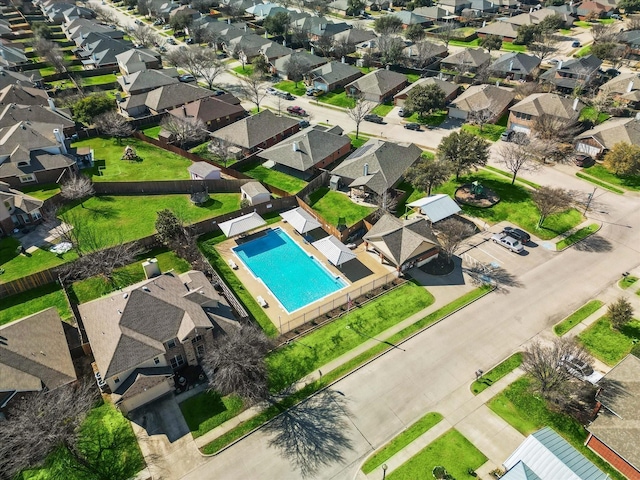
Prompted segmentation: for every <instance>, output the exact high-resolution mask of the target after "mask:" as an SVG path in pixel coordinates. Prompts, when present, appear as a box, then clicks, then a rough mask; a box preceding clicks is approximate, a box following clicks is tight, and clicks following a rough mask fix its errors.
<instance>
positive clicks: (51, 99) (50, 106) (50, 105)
mask: <svg viewBox="0 0 640 480" xmlns="http://www.w3.org/2000/svg"><path fill="white" fill-rule="evenodd" d="M47 102H49V108H50V109H51V110H53V111H54V112H55V111H56V104H55V102H54V101H53V98H51V97H49V98H47Z"/></svg>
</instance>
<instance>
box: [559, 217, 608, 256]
mask: <svg viewBox="0 0 640 480" xmlns="http://www.w3.org/2000/svg"><path fill="white" fill-rule="evenodd" d="M595 223H596V222H592V223H590V224H589V225H593V224H595ZM589 225H586V226H585V227H582V228H586V227H588V226H589ZM579 230H581V229H580V228H578V229H577V230H576V232H577V231H579ZM600 230H602V222H600V225H599V226H598V229H597V230H596V231H595V232H593V233H590V234H589V235H587V236H586V237H584V238H581V239H580V240H578V241H577V242H574V243H572V244H571V245H567V246H566V247H564V248H563V249H561V250H558V249H557V248H556V252H558V253H560V252H564V251H565V250H567V249H569V248H571V247H573V246H575V245H577V244H579V243H581V242H584V241H585V240H586V239H587V238H589V237H591V236H592V235H595V234H596V233H598V232H599V231H600ZM574 233H575V232H574ZM569 236H571V234H569V235H567V237H569ZM567 237H565V238H567ZM563 240H564V239H563ZM561 241H562V240H558V241H557V242H556V247H557V246H558V243H559V242H561Z"/></svg>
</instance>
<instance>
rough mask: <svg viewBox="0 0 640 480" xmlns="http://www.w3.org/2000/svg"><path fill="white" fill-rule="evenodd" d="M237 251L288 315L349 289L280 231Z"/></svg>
mask: <svg viewBox="0 0 640 480" xmlns="http://www.w3.org/2000/svg"><path fill="white" fill-rule="evenodd" d="M233 251H234V252H235V253H236V255H238V257H240V259H241V260H242V261H243V262H244V264H245V265H246V266H247V268H248V269H249V270H250V271H251V273H253V275H254V276H255V277H257V278H259V279H260V280H262V281H263V282H264V284H265V285H266V286H267V288H268V289H269V290H271V293H272V294H273V295H274V296H275V297H276V298H277V299H278V301H279V302H280V303H281V304H282V306H283V307H284V308H285V309H286V310H287V311H288V312H293V311H294V310H298V309H299V308H302V307H305V306H307V305H309V304H310V303H313V302H315V301H316V300H319V299H321V298H323V297H326V296H327V295H329V294H331V293H333V292H336V291H338V290H340V289H342V288H344V287H346V286H347V283H346V282H345V281H344V280H343V279H341V278H340V277H335V276H333V275H332V274H331V272H330V271H329V270H327V269H326V268H325V267H324V266H323V265H322V264H321V263H320V262H319V261H318V260H317V259H315V258H314V257H312V256H310V255H309V254H308V253H307V252H305V251H304V250H303V249H302V248H300V247H299V246H298V245H297V244H296V242H294V241H293V239H292V238H291V237H290V236H289V235H287V233H286V232H284V231H283V230H282V229H280V228H275V229H272V230H269V231H267V232H266V233H265V235H263V236H261V237H258V238H256V239H255V240H250V241H248V242H247V243H243V244H242V245H239V246H237V247H235V248H234V249H233Z"/></svg>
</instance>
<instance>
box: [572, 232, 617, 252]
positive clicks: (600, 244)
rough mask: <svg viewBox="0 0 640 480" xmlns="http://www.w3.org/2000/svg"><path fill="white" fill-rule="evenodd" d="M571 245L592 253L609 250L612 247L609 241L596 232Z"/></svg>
mask: <svg viewBox="0 0 640 480" xmlns="http://www.w3.org/2000/svg"><path fill="white" fill-rule="evenodd" d="M572 247H573V248H575V249H576V250H578V251H581V252H594V253H599V252H610V251H611V250H612V249H613V245H611V242H610V241H609V240H607V239H606V238H604V237H602V236H600V235H598V234H597V233H596V234H595V235H590V236H589V237H587V238H585V239H584V240H582V241H580V242H577V243H574V244H573V245H572Z"/></svg>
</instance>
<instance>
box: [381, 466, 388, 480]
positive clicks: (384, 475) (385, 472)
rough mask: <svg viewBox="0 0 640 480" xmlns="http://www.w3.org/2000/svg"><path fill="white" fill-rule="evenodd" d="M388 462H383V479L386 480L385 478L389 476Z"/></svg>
mask: <svg viewBox="0 0 640 480" xmlns="http://www.w3.org/2000/svg"><path fill="white" fill-rule="evenodd" d="M387 468H388V467H387V464H386V463H383V464H382V480H384V479H385V478H387Z"/></svg>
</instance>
